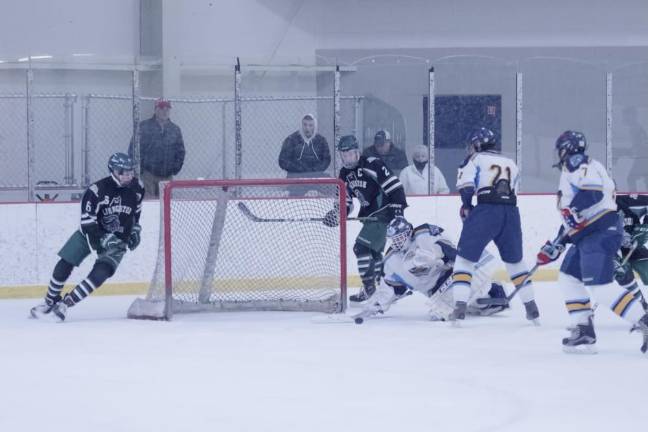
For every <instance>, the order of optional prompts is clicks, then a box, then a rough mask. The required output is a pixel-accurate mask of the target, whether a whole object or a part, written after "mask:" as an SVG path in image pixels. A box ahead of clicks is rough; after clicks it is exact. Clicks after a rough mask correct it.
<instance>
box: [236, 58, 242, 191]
mask: <svg viewBox="0 0 648 432" xmlns="http://www.w3.org/2000/svg"><path fill="white" fill-rule="evenodd" d="M234 137H235V145H236V156H235V161H234V164H235V165H234V170H235V177H236V178H237V179H240V178H241V177H242V166H241V163H242V159H243V143H242V140H241V63H240V62H239V59H238V58H237V59H236V66H234Z"/></svg>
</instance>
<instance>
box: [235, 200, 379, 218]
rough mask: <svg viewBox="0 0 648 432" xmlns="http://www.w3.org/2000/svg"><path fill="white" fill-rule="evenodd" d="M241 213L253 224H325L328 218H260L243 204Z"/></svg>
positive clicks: (241, 203) (240, 208)
mask: <svg viewBox="0 0 648 432" xmlns="http://www.w3.org/2000/svg"><path fill="white" fill-rule="evenodd" d="M237 206H238V208H239V210H240V211H241V213H243V214H244V215H245V216H246V217H247V218H248V219H250V220H251V221H252V222H320V223H321V222H324V220H325V219H326V218H323V217H321V218H316V217H307V218H262V217H260V216H257V215H255V214H254V213H252V210H250V208H249V207H248V206H246V205H245V203H243V202H239V203H238V204H237ZM346 220H355V221H361V222H369V221H372V222H375V221H377V220H378V218H375V217H357V218H347V219H346Z"/></svg>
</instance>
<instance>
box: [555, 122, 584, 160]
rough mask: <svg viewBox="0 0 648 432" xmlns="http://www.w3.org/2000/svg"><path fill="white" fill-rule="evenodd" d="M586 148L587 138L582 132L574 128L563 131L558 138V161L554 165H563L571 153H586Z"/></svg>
mask: <svg viewBox="0 0 648 432" xmlns="http://www.w3.org/2000/svg"><path fill="white" fill-rule="evenodd" d="M586 149H587V140H586V139H585V135H584V134H583V133H582V132H576V131H572V130H568V131H565V132H563V133H562V134H560V136H559V137H558V139H557V140H556V152H557V153H558V163H557V164H555V165H554V166H562V165H563V164H564V163H565V161H566V160H567V159H568V158H569V157H570V156H571V155H575V154H578V153H585V150H586Z"/></svg>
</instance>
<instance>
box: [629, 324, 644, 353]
mask: <svg viewBox="0 0 648 432" xmlns="http://www.w3.org/2000/svg"><path fill="white" fill-rule="evenodd" d="M634 331H639V332H641V334H642V336H643V344H641V352H642V353H644V354H648V314H646V315H644V316H643V318H641V319H640V320H639V321H638V322H637V324H635V325H634V326H632V328H631V329H630V332H631V333H632V332H634Z"/></svg>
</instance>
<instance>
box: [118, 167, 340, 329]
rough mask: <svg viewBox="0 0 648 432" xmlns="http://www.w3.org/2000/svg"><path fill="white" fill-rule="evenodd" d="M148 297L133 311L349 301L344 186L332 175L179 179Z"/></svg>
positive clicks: (154, 315)
mask: <svg viewBox="0 0 648 432" xmlns="http://www.w3.org/2000/svg"><path fill="white" fill-rule="evenodd" d="M162 190H163V193H162V195H161V197H160V219H161V221H160V222H161V223H160V241H159V247H158V258H157V262H156V266H155V271H154V275H153V278H152V281H151V285H150V287H149V291H148V293H147V296H146V298H145V299H137V300H136V301H135V302H134V303H133V304H132V305H131V307H130V309H129V311H128V317H129V318H148V319H171V317H172V316H173V314H174V313H182V312H198V311H210V310H211V311H241V310H291V311H322V312H329V313H332V312H343V311H344V310H345V309H346V290H347V286H346V281H347V275H346V212H345V211H342V212H340V213H341V214H340V215H339V225H338V226H337V227H329V226H326V225H324V223H323V221H324V218H325V216H326V214H327V212H329V211H330V210H333V209H334V208H340V209H345V208H346V202H345V201H346V188H345V185H344V183H343V182H342V181H340V180H338V179H331V178H305V179H262V180H174V181H170V182H166V183H165V184H164V187H163V189H162Z"/></svg>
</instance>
